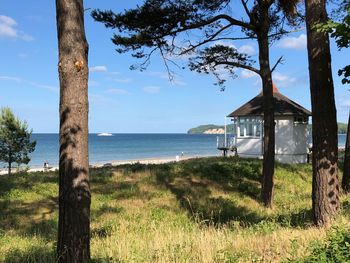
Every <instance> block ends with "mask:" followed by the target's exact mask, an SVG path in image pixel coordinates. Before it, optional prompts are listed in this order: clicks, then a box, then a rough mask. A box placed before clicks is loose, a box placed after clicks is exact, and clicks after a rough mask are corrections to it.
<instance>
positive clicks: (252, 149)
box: [236, 116, 307, 163]
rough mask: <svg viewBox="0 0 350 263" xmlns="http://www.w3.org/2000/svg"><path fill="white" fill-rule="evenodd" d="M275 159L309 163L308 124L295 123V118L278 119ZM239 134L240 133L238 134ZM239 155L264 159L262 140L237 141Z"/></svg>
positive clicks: (241, 139) (240, 139)
mask: <svg viewBox="0 0 350 263" xmlns="http://www.w3.org/2000/svg"><path fill="white" fill-rule="evenodd" d="M275 121H276V126H275V136H276V137H275V154H276V156H275V159H276V160H277V161H279V162H283V163H305V162H306V161H307V124H306V123H294V117H290V116H289V117H288V116H287V117H276V118H275ZM237 134H239V133H237ZM236 145H237V153H238V155H239V156H242V157H255V158H261V157H262V137H261V138H240V137H239V136H238V137H237V139H236Z"/></svg>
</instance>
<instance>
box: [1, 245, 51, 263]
mask: <svg viewBox="0 0 350 263" xmlns="http://www.w3.org/2000/svg"><path fill="white" fill-rule="evenodd" d="M23 262H26V263H39V262H40V263H53V262H56V260H55V251H53V250H50V249H49V248H47V247H41V246H32V247H30V248H29V249H27V250H26V251H23V250H19V249H13V250H10V251H8V252H7V254H6V256H5V260H4V263H23Z"/></svg>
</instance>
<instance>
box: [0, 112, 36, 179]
mask: <svg viewBox="0 0 350 263" xmlns="http://www.w3.org/2000/svg"><path fill="white" fill-rule="evenodd" d="M31 135H32V131H30V130H28V125H27V123H26V122H22V121H21V120H20V119H18V118H17V117H16V116H15V115H14V114H13V112H12V111H11V109H10V108H2V109H1V111H0V161H1V162H5V163H7V164H8V174H11V169H12V164H13V163H17V164H18V165H20V164H28V163H29V161H30V157H29V155H28V154H29V153H31V152H33V151H34V150H35V145H36V141H31V139H30V137H31Z"/></svg>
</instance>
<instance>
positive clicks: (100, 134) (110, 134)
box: [97, 132, 113, 136]
mask: <svg viewBox="0 0 350 263" xmlns="http://www.w3.org/2000/svg"><path fill="white" fill-rule="evenodd" d="M97 136H113V134H112V133H107V132H102V133H98V134H97Z"/></svg>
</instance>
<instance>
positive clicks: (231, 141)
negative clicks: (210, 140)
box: [216, 135, 236, 150]
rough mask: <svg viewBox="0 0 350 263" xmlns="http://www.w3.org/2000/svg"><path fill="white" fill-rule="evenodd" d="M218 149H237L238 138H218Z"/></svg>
mask: <svg viewBox="0 0 350 263" xmlns="http://www.w3.org/2000/svg"><path fill="white" fill-rule="evenodd" d="M216 147H217V148H218V149H219V150H222V149H227V150H233V149H235V148H236V137H235V136H234V135H227V136H226V138H225V136H217V137H216Z"/></svg>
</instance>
